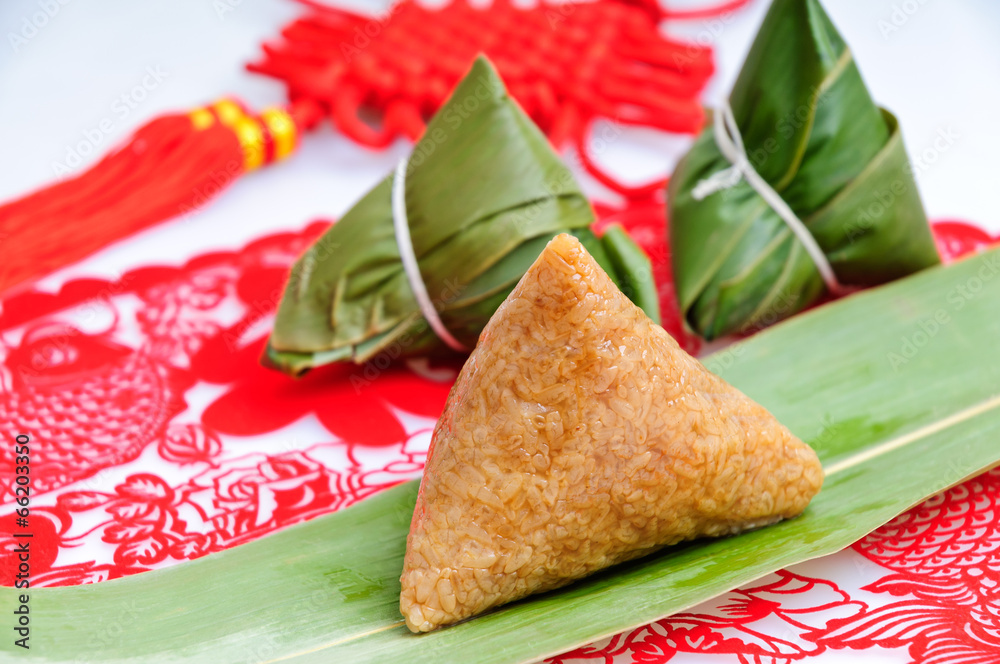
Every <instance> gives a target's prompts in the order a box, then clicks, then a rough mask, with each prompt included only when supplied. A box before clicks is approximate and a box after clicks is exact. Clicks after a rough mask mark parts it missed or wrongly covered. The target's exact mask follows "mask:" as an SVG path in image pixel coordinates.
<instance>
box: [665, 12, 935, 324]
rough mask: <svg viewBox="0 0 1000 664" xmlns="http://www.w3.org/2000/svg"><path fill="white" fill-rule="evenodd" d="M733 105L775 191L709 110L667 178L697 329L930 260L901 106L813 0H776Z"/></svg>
mask: <svg viewBox="0 0 1000 664" xmlns="http://www.w3.org/2000/svg"><path fill="white" fill-rule="evenodd" d="M728 106H729V108H730V109H731V113H732V119H733V120H734V124H735V127H734V129H735V132H734V133H735V134H736V136H735V137H733V138H734V140H733V141H732V142H734V143H737V144H739V143H742V145H738V148H739V149H738V150H737V152H738V153H739V154H740V155H741V156H742V158H743V159H744V160H745V161H744V165H745V166H746V167H748V168H749V169H751V170H752V171H753V172H755V173H756V174H757V175H758V176H759V178H760V179H761V180H763V181H764V183H765V187H769V188H770V189H772V190H773V193H774V195H776V197H777V198H778V199H779V200H777V201H772V200H769V198H768V196H767V195H765V193H762V191H761V189H762V188H761V187H759V186H754V185H753V182H751V181H749V180H748V176H747V175H746V174H741V173H739V172H736V171H734V170H733V169H734V168H735V167H734V166H733V160H732V159H730V158H728V157H726V156H725V155H724V149H723V147H724V145H720V141H721V143H722V144H725V143H727V142H729V140H728V138H727V136H726V134H727V132H725V131H724V130H723V129H720V128H724V126H725V123H722V122H713V123H711V125H710V126H709V127H708V128H707V129H706V130H705V131H704V132H703V133H702V134H701V135H700V136H699V137H698V139H697V141H696V142H695V144H694V146H693V147H692V148H691V150H690V152H689V153H688V154H687V155H686V156H685V157H684V159H683V160H682V161H681V162H680V163H679V165H678V167H677V169H676V170H675V172H674V174H673V177H672V178H671V181H670V184H669V187H668V211H669V217H670V240H671V243H672V245H671V246H672V248H673V256H674V263H673V267H674V282H675V284H676V288H677V295H678V301H679V303H680V306H681V310H682V311H683V313H684V317H685V320H686V322H687V324H688V325H689V326H690V327H691V328H693V329H694V330H695V331H696V332H697V333H698V334H700V335H702V336H703V337H705V338H708V339H714V338H717V337H720V336H723V335H726V334H730V333H746V332H751V331H754V330H756V329H759V328H761V327H764V326H765V325H769V324H771V323H773V322H776V321H778V320H781V319H782V318H785V317H787V316H790V315H792V314H794V313H796V312H798V311H800V310H801V309H803V308H804V307H806V306H808V305H809V304H811V303H813V302H815V301H816V300H817V299H818V298H819V297H820V296H821V295H822V294H823V293H824V290H827V289H829V288H834V289H836V288H837V287H839V286H871V285H876V284H880V283H884V282H886V281H890V280H892V279H896V278H898V277H902V276H905V275H907V274H910V273H912V272H915V271H918V270H921V269H923V268H925V267H928V266H930V265H933V264H936V263H937V262H938V260H939V259H938V255H937V251H936V250H935V247H934V242H933V239H932V237H931V234H930V230H929V228H928V224H927V219H926V216H925V214H924V210H923V206H922V204H921V201H920V196H919V193H918V191H917V187H916V183H915V182H914V178H913V174H912V172H911V170H910V167H909V163H908V161H907V158H906V152H905V150H904V148H903V143H902V136H901V134H900V131H899V127H898V124H897V122H896V119H895V117H894V116H893V115H892V114H891V113H889V112H888V111H885V110H883V109H879V108H878V107H877V106H876V105H875V103H874V101H872V98H871V96H870V94H869V92H868V90H867V88H866V87H865V84H864V82H863V81H862V79H861V75H860V73H859V71H858V68H857V66H856V65H855V63H854V60H853V57H852V55H851V52H850V50H849V49H848V47H847V45H846V44H845V43H844V40H843V38H842V37H841V36H840V34H839V33H838V32H837V30H836V28H835V27H834V25H833V23H832V22H831V21H830V19H829V17H828V16H827V15H826V13H825V12H824V11H823V8H822V7H821V6H820V3H819V2H818V0H774V2H773V3H772V5H771V8H770V10H769V11H768V13H767V16H766V17H765V19H764V22H763V24H762V26H761V28H760V32H759V33H758V35H757V37H756V39H755V41H754V43H753V46H752V47H751V49H750V53H749V54H748V55H747V59H746V62H745V64H744V66H743V69H742V71H741V72H740V75H739V78H738V79H737V81H736V83H735V85H734V87H733V90H732V93H731V95H730V97H729V102H728ZM727 111H729V109H727V108H723V109H720V110H718V111H717V114H718V113H722V112H727ZM720 117H721V116H720ZM728 175H732V176H735V177H732V178H730V177H727V176H728ZM749 175H750V176H753V175H754V173H750V174H749ZM720 176H722V177H720ZM782 201H783V203H784V204H786V205H787V207H788V208H789V211H790V212H791V213H792V214H793V215H794V216H796V217H797V219H798V220H800V222H801V224H802V225H803V226H804V229H803V231H802V232H803V233H805V234H806V235H807V236H811V239H810V238H808V237H807V238H806V240H807V241H809V242H814V243H815V245H817V249H816V252H817V253H818V254H819V258H820V260H819V261H817V260H816V259H814V258H813V257H812V256H810V254H809V253H808V251H807V248H806V246H805V244H804V242H803V240H801V239H799V237H797V236H796V234H795V232H794V230H793V228H792V227H791V226H790V224H789V223H788V222H786V220H785V218H783V217H782V215H781V213H780V211H779V210H778V209H777V208H778V207H780V203H781V202H782ZM823 262H825V263H827V265H828V268H829V270H830V271H832V275H830V277H832V278H824V277H823V276H822V275H821V271H820V270H821V269H823V268H822V267H821V265H820V264H821V263H823Z"/></svg>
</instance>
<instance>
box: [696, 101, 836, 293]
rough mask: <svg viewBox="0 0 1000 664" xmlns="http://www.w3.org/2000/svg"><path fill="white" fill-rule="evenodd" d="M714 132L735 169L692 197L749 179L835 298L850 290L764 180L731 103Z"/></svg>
mask: <svg viewBox="0 0 1000 664" xmlns="http://www.w3.org/2000/svg"><path fill="white" fill-rule="evenodd" d="M713 130H714V134H715V144H716V145H717V146H718V147H719V152H721V153H722V156H723V157H725V158H726V160H728V161H729V163H730V164H732V166H730V167H729V168H726V169H723V170H721V171H717V172H715V173H712V175H710V176H708V177H707V178H704V179H703V180H701V181H699V182H698V183H697V184H696V185H695V186H694V189H692V190H691V196H692V197H693V198H694V199H695V200H696V201H700V200H702V199H704V198H707V197H709V196H711V195H712V194H714V193H716V192H718V191H722V190H724V189H730V188H731V187H735V186H736V185H737V184H738V183H739V181H740V180H746V181H747V184H749V185H750V186H751V187H753V189H754V191H756V192H757V193H758V194H760V197H761V198H763V199H764V201H765V202H766V203H767V204H768V205H769V206H770V207H771V209H772V210H774V211H775V213H777V215H778V216H779V217H781V219H782V221H784V222H785V224H787V225H788V228H789V229H791V231H792V232H793V233H794V234H795V237H797V238H798V240H799V242H801V243H802V246H803V247H805V250H806V253H808V254H809V257H810V258H811V259H812V261H813V263H814V264H815V265H816V269H817V270H819V274H820V276H821V277H822V278H823V282H824V283H825V284H826V287H827V289H828V290H829V291H830V292H831V293H833V294H835V295H839V294H842V293H844V292H846V290H847V289H845V288H844V286H843V285H842V284H841V283H840V282H839V281H838V280H837V275H836V274H835V273H834V271H833V267H831V266H830V261H829V260H827V258H826V254H825V253H823V250H822V249H821V248H820V246H819V244H818V243H817V242H816V238H814V237H813V235H812V233H810V232H809V229H808V228H806V225H805V224H804V223H802V220H801V219H799V218H798V216H796V214H795V212H793V211H792V208H790V207H789V206H788V203H786V202H785V199H783V198H782V197H781V195H780V194H779V193H778V192H776V191H775V190H774V189H773V188H772V187H771V185H769V184H768V183H767V181H766V180H765V179H764V178H763V177H761V175H760V173H758V172H757V171H756V169H754V167H753V165H752V164H751V163H750V159H749V157H747V153H746V148H744V146H743V136H742V135H741V134H740V130H739V127H737V126H736V118H735V117H734V116H733V109H732V108H730V106H729V103H728V102H725V101H724V102H722V105H721V106H720V107H719V108H718V109H716V111H715V117H714V122H713Z"/></svg>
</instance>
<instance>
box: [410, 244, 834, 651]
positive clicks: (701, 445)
mask: <svg viewBox="0 0 1000 664" xmlns="http://www.w3.org/2000/svg"><path fill="white" fill-rule="evenodd" d="M822 481H823V471H822V468H821V467H820V464H819V461H818V459H817V457H816V454H815V453H814V452H813V451H812V449H810V448H809V446H807V445H806V444H804V443H803V442H801V441H800V440H798V439H797V438H796V437H795V436H793V435H792V434H791V433H790V432H789V431H788V430H787V429H786V428H785V427H784V426H782V425H781V424H780V423H779V422H778V421H777V420H776V419H775V418H774V417H773V416H772V415H771V414H770V413H768V412H767V411H766V410H765V409H764V408H763V407H762V406H760V405H758V404H756V403H755V402H753V401H751V400H750V399H749V398H748V397H746V396H745V395H743V394H742V393H741V392H739V391H738V390H737V389H735V388H733V387H731V386H730V385H729V384H727V383H726V382H725V381H723V380H722V379H721V378H718V377H717V376H715V375H714V374H712V373H710V372H709V371H708V370H706V369H705V368H704V367H703V366H702V365H701V364H700V363H699V362H698V361H697V360H696V359H694V358H692V357H691V356H690V355H688V354H687V353H685V352H684V351H683V350H682V349H681V348H680V347H679V346H678V345H677V343H676V342H675V341H674V340H673V338H671V337H670V335H669V334H667V333H666V332H665V331H664V330H663V328H661V327H660V326H659V325H657V324H655V323H654V322H652V321H651V320H650V319H649V318H648V317H647V316H646V315H645V314H644V313H643V312H642V310H641V309H639V308H638V307H637V306H635V305H634V304H633V303H632V302H630V301H629V300H628V298H626V297H625V296H624V295H623V294H622V293H621V291H620V290H618V288H617V287H616V286H615V284H614V282H613V281H612V280H611V279H610V278H609V277H608V275H607V274H606V273H605V272H604V270H602V269H601V267H600V266H599V265H598V264H597V263H596V262H595V261H594V259H593V258H592V257H591V256H590V255H589V254H588V253H587V251H586V250H585V249H584V247H583V246H582V245H581V244H580V242H579V241H577V240H576V239H575V238H573V237H572V236H570V235H567V234H561V235H558V236H556V237H555V238H554V239H553V240H551V241H550V242H549V243H548V244H547V246H546V248H545V249H544V250H543V252H542V253H541V255H540V256H539V257H538V259H537V260H536V261H535V262H534V264H533V265H532V266H531V267H530V269H529V270H528V272H527V273H526V274H525V276H524V277H523V278H522V279H521V281H520V282H519V283H518V285H517V287H516V288H515V289H514V290H513V292H512V293H511V294H510V296H509V297H508V298H507V299H506V301H505V302H504V303H503V304H502V305H501V306H500V308H499V309H498V310H497V312H496V313H495V314H494V315H493V317H492V318H491V319H490V321H489V323H488V324H487V326H486V328H485V329H484V331H483V334H482V336H481V338H480V340H479V344H478V345H477V347H476V349H475V350H474V351H473V353H472V355H471V356H470V358H469V360H468V361H467V362H466V364H465V366H464V367H463V369H462V371H461V373H460V375H459V377H458V380H457V382H456V384H455V386H454V388H453V389H452V392H451V394H450V396H449V398H448V403H447V405H446V407H445V411H444V413H443V414H442V416H441V419H440V420H439V422H438V424H437V427H436V429H435V431H434V436H433V439H432V442H431V449H430V451H429V453H428V459H427V465H426V468H425V471H424V477H423V480H422V482H421V485H420V493H419V495H418V498H417V503H416V508H415V510H414V514H413V521H412V523H411V526H410V533H409V537H408V538H407V548H406V557H405V560H404V566H403V573H402V579H401V582H402V592H401V595H400V609H401V611H402V613H403V616H404V617H405V618H406V624H407V625H408V626H409V628H410V629H411V630H413V631H414V632H426V631H430V630H433V629H435V628H437V627H439V626H442V625H446V624H449V623H453V622H456V621H459V620H462V619H464V618H468V617H470V616H473V615H476V614H478V613H481V612H483V611H486V610H487V609H490V608H492V607H495V606H497V605H500V604H504V603H506V602H510V601H513V600H516V599H519V598H521V597H524V596H526V595H529V594H532V593H536V592H540V591H544V590H548V589H551V588H556V587H558V586H562V585H564V584H566V583H569V582H570V581H572V580H574V579H579V578H581V577H583V576H586V575H588V574H591V573H593V572H595V571H597V570H600V569H602V568H604V567H607V566H609V565H614V564H616V563H619V562H622V561H625V560H629V559H632V558H637V557H639V556H643V555H645V554H648V553H650V552H652V551H655V550H657V549H659V548H661V547H664V546H668V545H671V544H676V543H677V542H680V541H683V540H688V539H692V538H695V537H717V536H723V535H731V534H735V533H739V532H741V531H744V530H747V529H750V528H757V527H760V526H764V525H767V524H770V523H774V522H776V521H779V520H781V519H784V518H790V517H793V516H796V515H798V514H799V513H801V512H802V511H803V510H804V509H805V508H806V506H807V505H808V503H809V501H810V500H811V498H812V497H813V496H814V495H815V494H816V493H817V492H818V491H819V488H820V485H821V484H822Z"/></svg>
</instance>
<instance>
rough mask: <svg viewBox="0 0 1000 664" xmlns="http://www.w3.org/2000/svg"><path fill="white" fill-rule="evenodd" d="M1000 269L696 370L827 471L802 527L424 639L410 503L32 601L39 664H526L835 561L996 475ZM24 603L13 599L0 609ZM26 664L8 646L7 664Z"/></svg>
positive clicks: (870, 298) (631, 570) (704, 544)
mask: <svg viewBox="0 0 1000 664" xmlns="http://www.w3.org/2000/svg"><path fill="white" fill-rule="evenodd" d="M998 314H1000V250H997V251H992V252H989V253H986V254H982V255H980V256H977V257H974V258H970V259H968V260H965V261H962V262H960V263H958V264H956V265H953V266H950V267H947V268H941V267H939V268H934V269H931V270H927V271H924V272H922V273H920V274H917V275H914V276H912V277H909V278H907V279H904V280H901V281H897V282H895V283H893V284H890V285H887V286H884V287H881V288H879V289H876V290H872V291H868V292H865V293H861V294H857V295H854V296H852V297H849V298H846V299H844V300H841V301H840V302H837V303H834V304H831V305H828V306H825V307H822V308H820V309H818V310H816V311H814V312H811V313H808V314H805V315H802V316H799V317H796V318H794V319H791V320H789V321H787V322H785V323H782V324H781V325H779V326H777V327H775V328H773V329H771V330H769V331H767V332H764V333H762V334H759V335H757V336H756V337H754V338H752V339H750V340H748V341H746V342H743V343H741V344H739V345H737V346H734V347H731V348H730V349H727V350H724V351H722V352H720V353H717V354H716V355H713V356H711V357H709V358H707V360H706V364H707V365H708V366H709V367H710V368H712V369H713V370H715V371H717V372H718V373H720V374H721V375H722V376H724V377H725V378H726V379H727V380H729V381H730V382H732V383H733V384H734V385H736V386H737V387H739V388H740V389H742V390H743V391H744V392H746V393H747V394H748V395H749V396H750V397H752V398H753V399H755V400H757V401H759V402H760V403H761V404H763V405H765V406H766V407H768V408H769V409H770V410H771V411H772V412H773V413H774V414H775V415H776V416H777V417H778V418H779V419H780V420H781V421H782V422H783V423H785V424H786V425H787V426H788V427H789V428H790V429H791V430H792V431H793V432H794V433H795V434H797V435H798V436H800V437H801V438H802V439H803V440H805V441H806V442H808V443H810V444H811V445H812V446H813V447H814V448H815V449H816V451H817V452H818V453H819V455H820V458H821V459H822V460H823V463H824V467H825V468H826V472H827V480H826V483H825V485H824V487H823V490H822V492H821V493H820V494H819V495H818V496H817V497H816V499H815V500H814V501H813V503H812V504H811V505H810V507H809V509H808V510H807V511H806V513H805V514H804V515H803V516H802V517H799V518H797V519H793V520H790V521H785V522H782V523H779V524H777V525H775V526H771V527H768V528H764V529H761V530H758V531H754V532H751V533H746V534H743V535H739V536H737V537H733V538H728V539H721V540H706V541H698V542H693V543H690V544H687V545H684V546H679V547H673V548H669V549H667V550H665V551H663V552H662V553H660V554H656V555H653V556H650V557H647V558H645V559H642V560H640V561H637V562H634V563H630V564H627V565H622V566H619V567H616V568H612V569H610V570H608V571H606V572H604V573H602V574H599V575H597V576H594V577H591V578H590V579H587V580H585V581H582V582H579V583H576V584H573V585H571V586H569V587H567V588H565V589H562V590H559V591H555V592H551V593H547V594H545V595H541V596H538V597H534V598H529V599H527V600H523V601H521V602H517V603H515V604H511V605H508V606H505V607H503V608H501V609H499V610H497V611H494V612H492V613H489V614H487V615H484V616H481V617H478V618H475V619H472V620H470V621H468V622H465V623H462V624H459V625H456V626H454V627H450V628H445V629H442V630H439V631H437V632H432V633H430V634H425V635H414V634H410V633H409V631H408V630H407V629H406V628H405V627H404V626H403V624H402V620H401V618H400V616H399V612H398V607H397V604H398V594H399V581H398V578H399V573H400V569H401V564H402V557H403V552H404V547H405V538H406V533H407V529H408V526H409V520H410V512H411V509H412V506H413V501H414V497H415V491H416V484H415V483H412V482H411V483H408V484H405V485H402V486H400V487H397V488H395V489H392V490H389V491H387V492H385V493H382V494H380V495H378V496H375V497H373V498H370V499H368V500H366V501H365V502H363V503H361V504H360V505H357V506H355V507H352V508H349V509H347V510H344V511H342V512H338V513H336V514H332V515H329V516H326V517H320V518H317V519H315V520H313V521H310V522H308V523H305V524H301V525H298V526H295V527H292V528H289V529H287V530H284V531H282V532H280V533H278V534H275V535H273V536H269V537H266V538H264V539H261V540H258V541H255V542H251V543H249V544H246V545H243V546H240V547H237V548H235V549H232V550H229V551H226V552H223V553H219V554H214V555H210V556H208V557H206V558H204V559H201V560H197V561H194V562H190V563H185V564H182V565H179V566H177V567H173V568H169V569H166V570H162V571H154V572H149V573H145V574H140V575H138V576H133V577H129V578H125V579H120V580H115V581H110V582H105V583H100V584H97V585H91V586H80V587H71V588H55V589H38V590H31V591H30V595H31V616H32V623H31V624H32V636H31V651H30V655H31V656H32V657H33V658H34V659H35V660H36V661H79V662H89V661H102V662H108V661H113V662H122V661H139V660H141V661H193V662H211V663H212V664H219V663H220V662H237V661H239V662H247V661H249V662H279V661H291V662H296V663H305V662H352V663H353V662H394V661H406V662H412V663H421V662H428V663H431V662H433V663H435V664H437V663H439V662H442V661H444V662H463V663H469V664H499V663H508V662H526V661H532V660H535V659H537V658H539V657H542V656H545V655H548V654H552V653H556V652H559V651H563V650H566V649H568V648H571V647H573V646H576V645H579V644H581V643H584V642H587V641H590V640H593V639H595V638H598V637H601V636H604V635H608V634H611V633H614V632H618V631H621V630H624V629H627V628H629V627H633V626H635V625H638V624H642V623H644V622H648V621H651V620H654V619H657V618H660V617H662V616H665V615H668V614H670V613H673V612H676V611H679V610H683V609H685V608H688V607H690V606H692V605H694V604H696V603H698V602H700V601H703V600H705V599H708V598H710V597H713V596H715V595H717V594H719V593H722V592H724V591H726V590H728V589H730V588H733V587H735V586H737V585H739V584H742V583H746V582H748V581H751V580H753V579H756V578H758V577H760V576H762V575H764V574H766V573H768V572H771V571H773V570H776V569H779V568H781V567H784V566H787V565H790V564H793V563H796V562H800V561H803V560H806V559H809V558H813V557H816V556H820V555H825V554H829V553H832V552H834V551H837V550H839V549H841V548H842V547H844V546H846V545H847V544H849V543H851V542H852V541H854V540H856V539H857V538H859V537H861V536H862V535H864V534H865V533H867V532H869V531H871V530H872V529H874V528H876V527H877V526H879V525H881V524H883V523H885V522H886V521H888V520H890V519H891V518H892V517H893V516H895V515H896V514H898V513H900V512H902V511H903V510H905V509H906V508H908V507H910V506H912V505H914V504H916V503H918V502H920V501H921V500H923V499H924V498H926V497H928V496H929V495H932V494H934V493H936V492H938V491H941V490H943V489H945V488H947V487H949V486H951V485H954V484H956V483H958V482H960V481H961V480H963V479H965V478H967V477H970V476H972V475H974V474H976V473H978V472H980V471H982V470H984V469H985V468H987V467H990V466H992V465H994V464H996V463H997V462H998V461H1000V446H998V445H997V443H996V441H997V440H998V438H1000V353H998V352H997V351H998V350H1000V348H998V345H1000V315H998ZM23 592H24V591H19V590H14V589H10V588H5V589H3V590H2V591H0V605H2V606H14V600H15V597H16V596H17V595H18V594H20V593H23ZM16 650H18V649H17V648H16V647H15V646H13V644H12V639H10V638H7V639H3V640H2V641H0V652H5V653H11V652H14V651H16Z"/></svg>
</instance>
